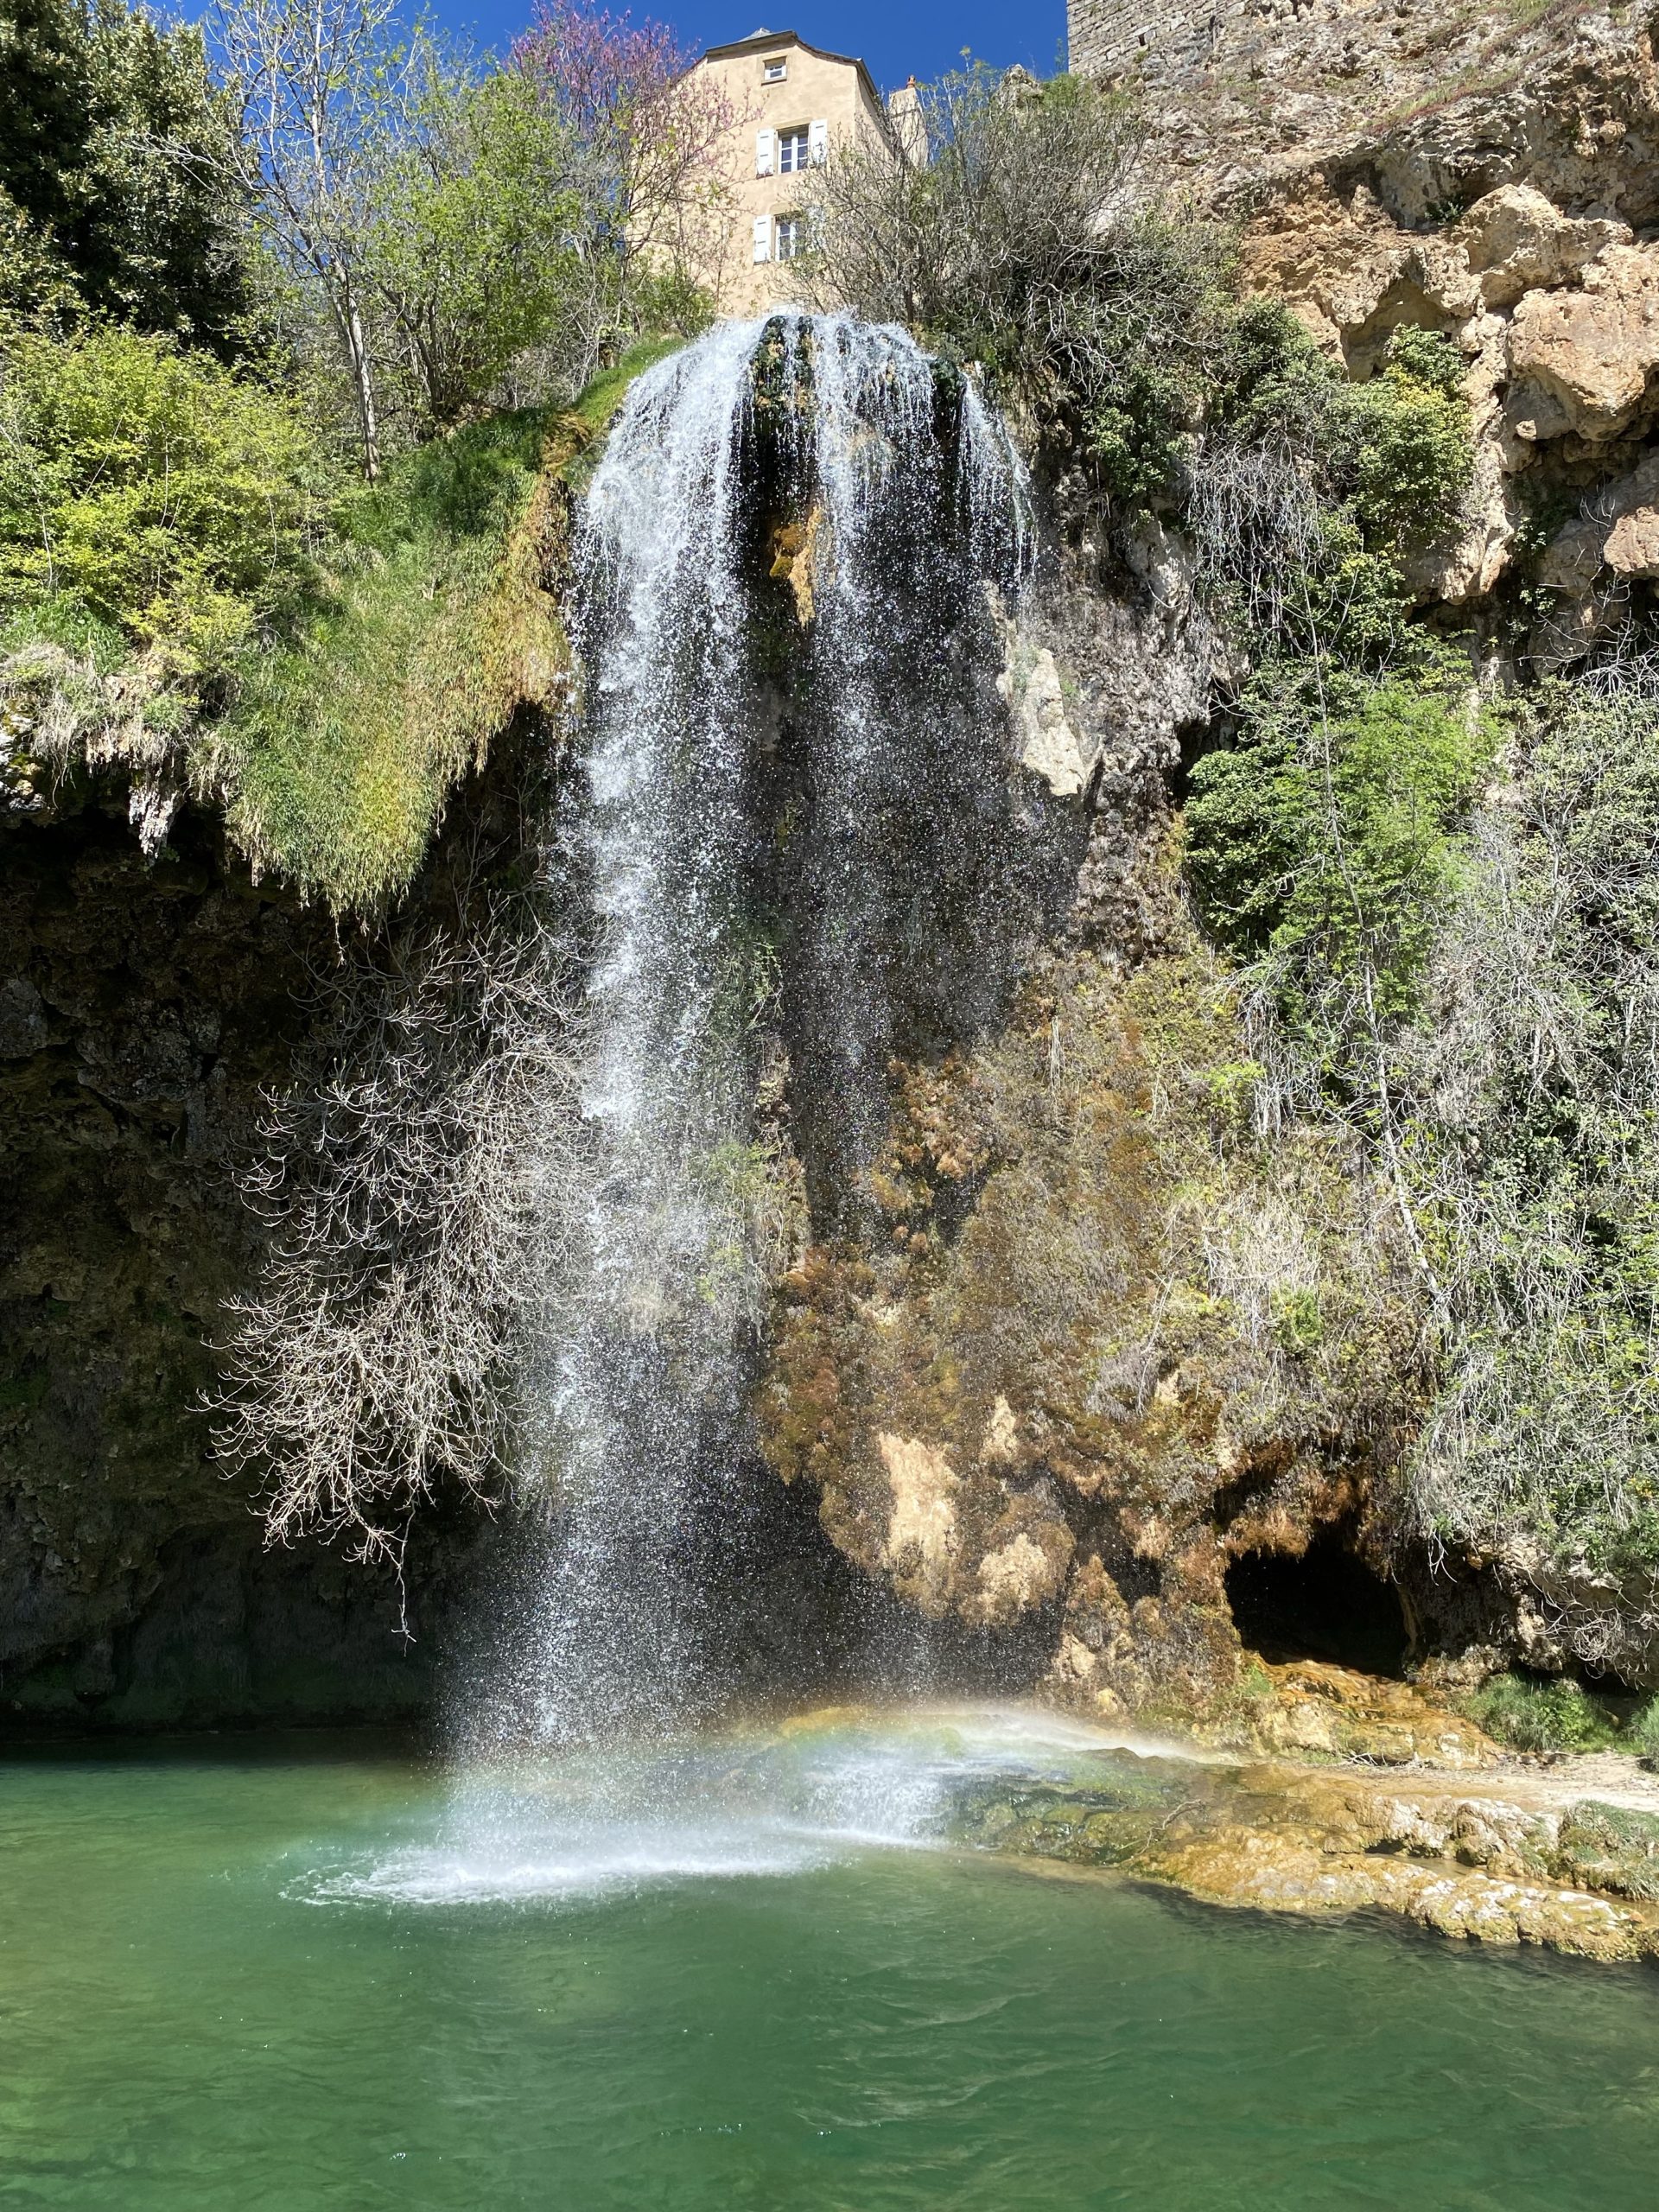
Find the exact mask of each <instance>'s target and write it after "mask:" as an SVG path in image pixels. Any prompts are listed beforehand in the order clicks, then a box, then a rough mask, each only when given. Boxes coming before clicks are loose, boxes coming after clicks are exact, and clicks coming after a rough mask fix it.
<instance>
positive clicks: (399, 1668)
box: [0, 787, 467, 1727]
mask: <svg viewBox="0 0 1659 2212" xmlns="http://www.w3.org/2000/svg"><path fill="white" fill-rule="evenodd" d="M122 799H123V795H122V794H121V793H120V792H119V791H114V792H112V793H100V792H99V791H98V790H96V789H94V788H92V787H83V788H81V789H80V790H79V791H78V792H77V791H60V793H59V794H58V798H57V800H56V802H55V804H54V807H53V808H52V809H51V810H49V811H48V810H44V809H41V808H40V807H38V806H31V808H30V809H29V810H28V811H27V812H26V813H24V814H23V815H22V817H21V818H16V817H15V818H14V819H13V820H12V822H11V823H9V824H5V825H3V826H0V948H3V953H0V963H3V967H4V969H5V971H6V972H5V973H4V975H3V976H0V1224H3V1226H0V1345H3V1352H0V1361H3V1367H0V1727H3V1726H9V1725H14V1724H16V1725H29V1724H32V1723H35V1722H44V1723H49V1724H53V1725H64V1724H71V1725H100V1724H105V1723H107V1724H130V1725H163V1724H173V1723H195V1722H200V1721H215V1722H225V1721H231V1720H236V1719H263V1720H271V1719H286V1720H296V1721H299V1720H316V1719H365V1718H385V1717H389V1716H397V1715H405V1714H413V1713H416V1712H419V1711H423V1710H424V1709H425V1708H426V1707H428V1706H429V1703H430V1700H431V1695H432V1677H431V1667H430V1663H429V1662H430V1659H431V1656H432V1646H431V1643H430V1641H429V1639H428V1638H427V1637H425V1636H424V1635H423V1637H422V1639H421V1641H420V1642H418V1643H411V1642H410V1640H409V1638H408V1637H406V1636H405V1635H404V1633H403V1632H402V1631H403V1629H404V1625H405V1624H407V1625H410V1626H411V1627H418V1628H420V1629H422V1630H424V1629H425V1628H427V1627H428V1626H429V1625H431V1624H435V1622H436V1621H437V1620H438V1619H439V1618H441V1617H442V1614H443V1613H444V1611H445V1609H446V1605H447V1603H448V1599H449V1598H450V1597H451V1596H453V1594H454V1586H455V1582H456V1579H457V1576H458V1574H459V1573H460V1571H461V1567H462V1565H463V1564H464V1560H465V1556H466V1552H467V1542H466V1541H465V1540H464V1532H463V1531H461V1529H452V1530H450V1531H449V1532H448V1542H447V1543H442V1542H440V1541H438V1536H439V1532H437V1531H436V1530H435V1531H434V1532H433V1541H431V1543H430V1544H428V1543H427V1542H426V1541H425V1540H424V1538H423V1537H422V1536H417V1538H416V1545H415V1548H414V1551H413V1553H412V1554H411V1557H410V1575H409V1592H410V1593H412V1594H411V1595H410V1596H409V1601H408V1602H409V1605H410V1611H409V1614H408V1616H407V1623H406V1617H405V1611H404V1597H405V1593H400V1592H399V1591H398V1589H397V1586H396V1584H395V1583H394V1582H393V1581H392V1580H391V1578H390V1577H388V1576H386V1575H384V1574H376V1573H370V1572H368V1571H366V1570H364V1569H361V1568H359V1567H353V1566H352V1565H350V1564H349V1563H348V1562H347V1561H346V1560H344V1559H343V1558H341V1557H340V1556H338V1555H336V1554H328V1553H324V1552H317V1551H306V1552H296V1553H283V1552H277V1553H274V1554H273V1553H267V1552H265V1551H264V1550H263V1549H262V1546H261V1541H260V1529H259V1523H258V1521H257V1518H256V1517H255V1515H254V1512H253V1510H252V1502H251V1499H250V1497H248V1496H247V1494H246V1492H245V1491H244V1490H242V1489H240V1488H238V1487H237V1486H234V1485H232V1484H229V1483H227V1482H226V1480H225V1479H224V1478H223V1476H222V1475H221V1474H220V1472H219V1470H218V1469H217V1467H216V1466H215V1465H214V1462H213V1449H212V1435H211V1430H212V1423H211V1421H210V1419H209V1417H208V1415H207V1413H206V1412H205V1410H204V1408H203V1399H204V1397H205V1395H207V1393H208V1392H209V1391H210V1389H211V1386H212V1383H213V1358H212V1355H211V1353H210V1351H208V1350H207V1344H208V1343H209V1342H210V1341H211V1340H212V1338H213V1336H214V1335H215V1333H216V1332H217V1330H218V1327H219V1306H220V1301H221V1300H222V1299H223V1298H225V1297H226V1295H227V1294H230V1293H231V1292H232V1291H233V1290H234V1289H236V1288H238V1287H240V1286H241V1285H242V1284H243V1283H244V1282H245V1281H247V1280H248V1278H249V1275H250V1273H251V1266H252V1262H253V1259H254V1255H255V1253H256V1251H257V1229H256V1224H255V1223H254V1221H253V1218H252V1217H251V1215H250V1214H249V1212H248V1211H247V1210H246V1208H245V1206H244V1205H243V1204H242V1202H241V1200H240V1198H239V1197H238V1194H237V1192H236V1191H235V1189H234V1187H233V1185H232V1180H231V1176H230V1172H229V1170H230V1164H231V1161H232V1159H233V1158H235V1157H236V1155H237V1154H238V1150H239V1148H240V1147H242V1146H243V1145H244V1144H245V1142H246V1141H247V1137H248V1133H249V1128H250V1124H251V1119H252V1116H254V1114H255V1112H256V1111H257V1100H258V1093H259V1090H260V1088H261V1086H263V1085H265V1084H281V1083H283V1081H284V1080H286V1079H287V1077H288V1075H289V1068H290V1064H291V1060H292V1058H293V1055H294V1054H295V1052H296V1051H297V1050H298V1049H299V1048H300V1047H301V1046H302V1044H303V1042H304V1035H303V1023H304V1015H303V1013H302V1003H303V1001H304V999H305V996H306V979H307V973H308V969H309V968H311V967H313V966H320V967H326V966H327V963H328V962H329V961H330V960H332V959H334V958H337V957H338V952H337V950H336V947H335V944H334V931H333V929H332V927H331V925H329V923H328V922H327V917H326V916H324V915H322V914H321V913H319V912H315V911H314V912H305V911H303V910H302V909H301V908H300V907H299V906H297V905H296V902H295V901H294V900H293V899H290V898H288V897H285V896H283V894H281V893H279V892H277V891H274V890H271V889H259V888H257V887H255V886H253V885H252V884H251V882H250V880H249V879H248V876H247V874H246V872H245V870H244V869H242V868H238V866H237V865H236V864H235V862H234V861H231V860H230V859H228V858H227V856H226V852H225V849H224V847H223V844H222V842H221V840H220V839H219V836H218V834H217V832H216V831H215V829H213V826H212V825H211V823H208V822H207V820H205V819H204V818H203V817H200V816H198V815H194V814H186V815H184V816H182V817H180V819H179V820H177V821H176V822H175V823H174V825H173V828H172V833H171V837H170V841H169V842H168V845H167V847H166V848H165V849H164V850H163V851H162V853H161V854H160V855H159V856H158V857H157V858H156V860H154V861H150V860H147V859H146V857H145V856H144V854H143V849H142V846H141V844H140V842H139V841H138V840H137V838H136V837H135V836H134V835H133V833H132V827H131V825H130V823H129V822H128V820H127V819H126V818H125V816H126V809H125V807H124V804H123V803H122Z"/></svg>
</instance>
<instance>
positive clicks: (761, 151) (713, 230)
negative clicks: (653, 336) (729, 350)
mask: <svg viewBox="0 0 1659 2212" xmlns="http://www.w3.org/2000/svg"><path fill="white" fill-rule="evenodd" d="M689 81H690V85H691V86H692V87H693V89H694V91H695V90H696V89H697V88H699V87H707V88H709V89H710V90H712V92H714V93H715V96H716V97H718V98H719V99H721V102H722V104H723V105H724V106H725V108H726V110H727V111H728V113H729V114H730V116H731V117H732V118H733V120H732V124H731V127H730V129H729V130H728V133H727V134H726V140H725V144H724V147H723V149H722V152H721V156H720V161H719V167H720V170H721V186H722V190H721V194H720V196H719V204H718V208H717V211H716V213H715V215H714V218H713V219H712V220H711V222H710V223H709V226H708V231H707V236H706V239H705V242H704V244H703V245H702V249H701V251H699V253H698V255H697V256H696V258H697V260H698V262H699V264H700V266H699V267H698V268H697V270H696V273H697V275H698V277H700V279H701V281H702V283H704V284H705V285H706V286H707V287H708V289H709V291H710V292H712V293H713V295H714V296H715V301H716V302H717V303H718V306H719V309H720V312H721V315H762V314H765V313H766V310H767V309H768V308H772V307H776V306H779V305H781V304H783V303H784V302H786V301H789V300H791V299H792V298H793V297H794V296H795V288H794V286H793V284H792V283H791V275H792V272H791V269H790V265H789V264H791V261H793V260H794V259H795V258H796V257H798V255H799V254H801V253H802V252H803V251H804V250H805V246H806V236H807V214H808V209H809V207H810V200H811V184H810V171H811V170H812V169H813V168H816V167H817V166H818V165H820V164H821V163H822V162H824V161H825V160H826V159H827V157H828V156H829V152H830V150H831V149H832V148H834V147H836V146H838V145H844V144H847V143H862V144H864V145H866V146H868V147H872V148H874V149H876V150H877V151H878V152H880V153H881V154H883V155H885V156H887V157H889V158H891V159H892V160H893V161H895V162H898V161H904V160H906V159H917V158H921V157H924V156H925V131H924V130H923V128H922V116H921V109H920V106H919V105H918V100H917V96H916V92H915V90H914V82H913V80H912V84H911V85H910V86H906V87H904V88H903V89H902V90H900V91H899V92H894V93H893V96H892V99H891V100H890V101H889V102H887V104H885V105H884V103H883V101H882V99H881V95H880V92H878V91H877V90H876V88H875V84H874V79H872V78H871V75H870V73H869V71H868V69H867V68H866V67H865V66H864V64H863V62H862V61H861V60H857V59H855V57H853V56H851V55H849V54H825V53H823V51H821V49H820V48H817V47H816V46H809V45H808V44H807V43H806V41H805V40H804V39H803V38H800V37H798V35H796V33H795V32H793V31H769V30H758V31H754V32H752V33H751V34H750V35H749V36H748V37H747V38H743V39H739V40H737V41H734V43H733V44H731V45H729V46H712V47H710V48H709V50H708V52H707V53H706V54H703V55H702V57H701V59H700V60H698V61H697V63H696V66H695V67H694V68H693V69H692V71H691V73H690V80H689Z"/></svg>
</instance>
